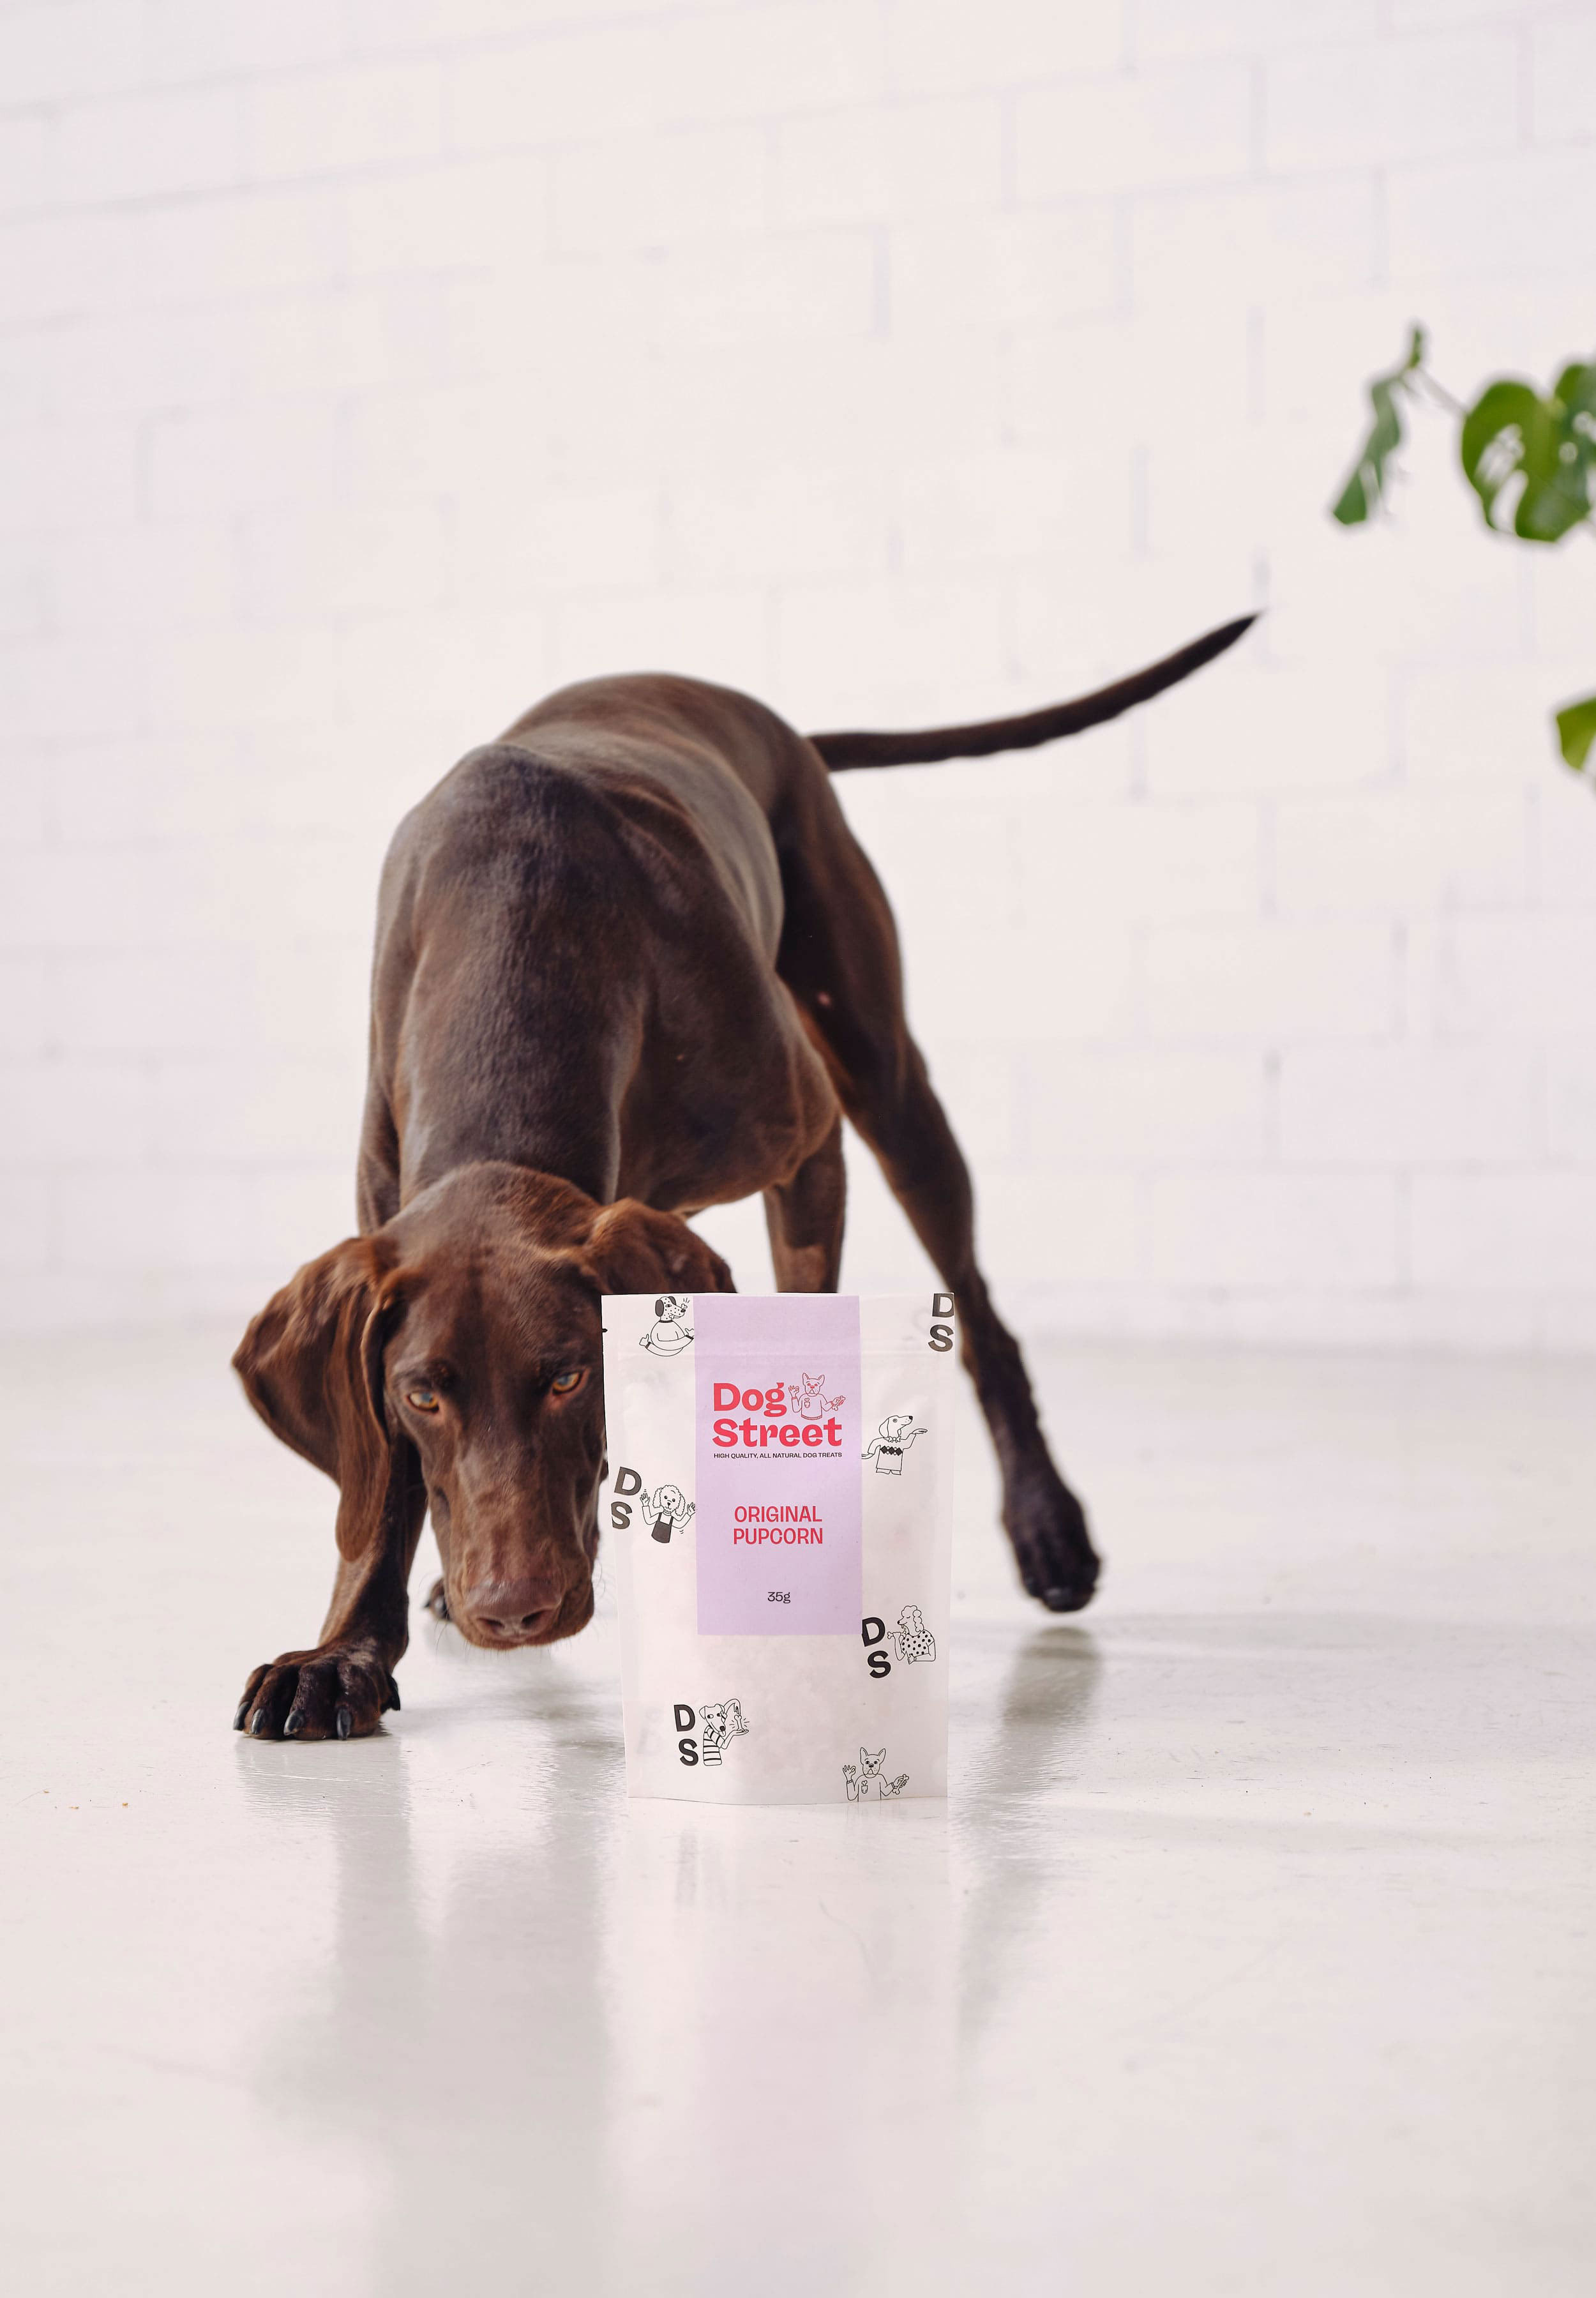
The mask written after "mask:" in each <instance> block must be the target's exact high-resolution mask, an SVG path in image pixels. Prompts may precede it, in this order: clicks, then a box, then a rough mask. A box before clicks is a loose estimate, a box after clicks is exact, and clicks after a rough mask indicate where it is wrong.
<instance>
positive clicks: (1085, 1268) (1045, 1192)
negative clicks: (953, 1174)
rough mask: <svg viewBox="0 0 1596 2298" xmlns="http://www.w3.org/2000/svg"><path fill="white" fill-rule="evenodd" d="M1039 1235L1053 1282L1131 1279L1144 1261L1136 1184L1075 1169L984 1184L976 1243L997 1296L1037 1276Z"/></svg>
mask: <svg viewBox="0 0 1596 2298" xmlns="http://www.w3.org/2000/svg"><path fill="white" fill-rule="evenodd" d="M1039 1238H1046V1275H1047V1276H1048V1277H1051V1278H1052V1279H1053V1280H1054V1282H1055V1283H1058V1284H1064V1285H1127V1284H1130V1283H1132V1282H1133V1281H1134V1280H1135V1279H1136V1277H1138V1276H1139V1275H1140V1273H1141V1262H1142V1223H1141V1219H1140V1203H1139V1196H1138V1192H1137V1184H1136V1183H1135V1182H1134V1181H1132V1180H1130V1179H1129V1178H1128V1177H1127V1176H1126V1175H1124V1174H1122V1173H1079V1172H1077V1173H1068V1174H1065V1175H1063V1176H1062V1177H1061V1178H1056V1179H1055V1178H1053V1177H1052V1176H1048V1177H1047V1178H1043V1177H1041V1176H1040V1175H1030V1174H1013V1175H1011V1176H1010V1177H1009V1178H1007V1179H1005V1182H1004V1185H1003V1186H1002V1187H1001V1188H1000V1189H995V1190H990V1191H988V1194H987V1195H986V1197H985V1199H984V1201H983V1203H982V1205H981V1209H980V1246H981V1253H982V1258H983V1261H984V1262H985V1264H986V1267H987V1269H988V1274H989V1277H990V1279H991V1281H992V1283H993V1284H994V1285H995V1286H996V1288H997V1289H998V1292H999V1295H1000V1297H1001V1295H1002V1294H1003V1292H1004V1291H1005V1290H1009V1291H1013V1290H1015V1289H1017V1288H1019V1287H1021V1286H1023V1285H1031V1284H1034V1283H1035V1282H1036V1281H1037V1278H1038V1276H1039V1275H1040V1274H1041V1273H1042V1272H1041V1271H1040V1270H1039V1269H1038V1239H1039Z"/></svg>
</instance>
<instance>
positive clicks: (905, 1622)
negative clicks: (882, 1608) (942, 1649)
mask: <svg viewBox="0 0 1596 2298" xmlns="http://www.w3.org/2000/svg"><path fill="white" fill-rule="evenodd" d="M892 1641H893V1642H894V1643H895V1644H896V1645H897V1656H898V1657H899V1659H901V1660H903V1661H905V1662H907V1663H912V1662H914V1660H917V1659H935V1658H936V1657H937V1639H936V1637H935V1636H934V1635H932V1633H931V1632H930V1629H929V1628H928V1627H927V1626H926V1624H925V1615H924V1614H923V1613H922V1610H921V1608H920V1607H919V1605H918V1604H906V1605H905V1606H904V1608H903V1610H902V1611H901V1612H900V1613H899V1614H898V1616H897V1634H896V1635H895V1636H894V1637H893V1639H892Z"/></svg>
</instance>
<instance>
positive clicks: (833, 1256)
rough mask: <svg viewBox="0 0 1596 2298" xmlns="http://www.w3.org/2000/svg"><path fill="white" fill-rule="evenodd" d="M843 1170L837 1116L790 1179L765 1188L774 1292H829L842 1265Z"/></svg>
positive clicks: (845, 1190) (845, 1196)
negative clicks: (815, 1147)
mask: <svg viewBox="0 0 1596 2298" xmlns="http://www.w3.org/2000/svg"><path fill="white" fill-rule="evenodd" d="M847 1211H848V1173H847V1169H846V1168H845V1166H844V1164H843V1161H842V1120H841V1118H840V1117H839V1118H838V1120H837V1121H836V1123H835V1124H834V1125H833V1126H832V1128H831V1131H830V1132H829V1133H828V1134H827V1136H826V1137H825V1139H824V1140H823V1142H822V1143H821V1145H820V1147H819V1148H818V1149H816V1150H815V1152H814V1153H813V1154H812V1155H810V1156H808V1157H806V1159H805V1160H804V1162H803V1163H802V1164H801V1165H800V1166H799V1167H798V1171H797V1172H796V1173H795V1174H794V1175H793V1177H792V1178H791V1180H790V1181H784V1182H782V1183H781V1185H780V1186H778V1187H776V1188H772V1189H766V1191H765V1228H767V1229H768V1230H769V1232H770V1255H771V1260H772V1261H773V1263H774V1266H775V1271H776V1290H777V1291H778V1292H779V1293H835V1291H836V1290H837V1279H838V1277H839V1273H840V1271H841V1268H842V1225H843V1221H844V1219H845V1217H846V1214H847Z"/></svg>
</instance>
